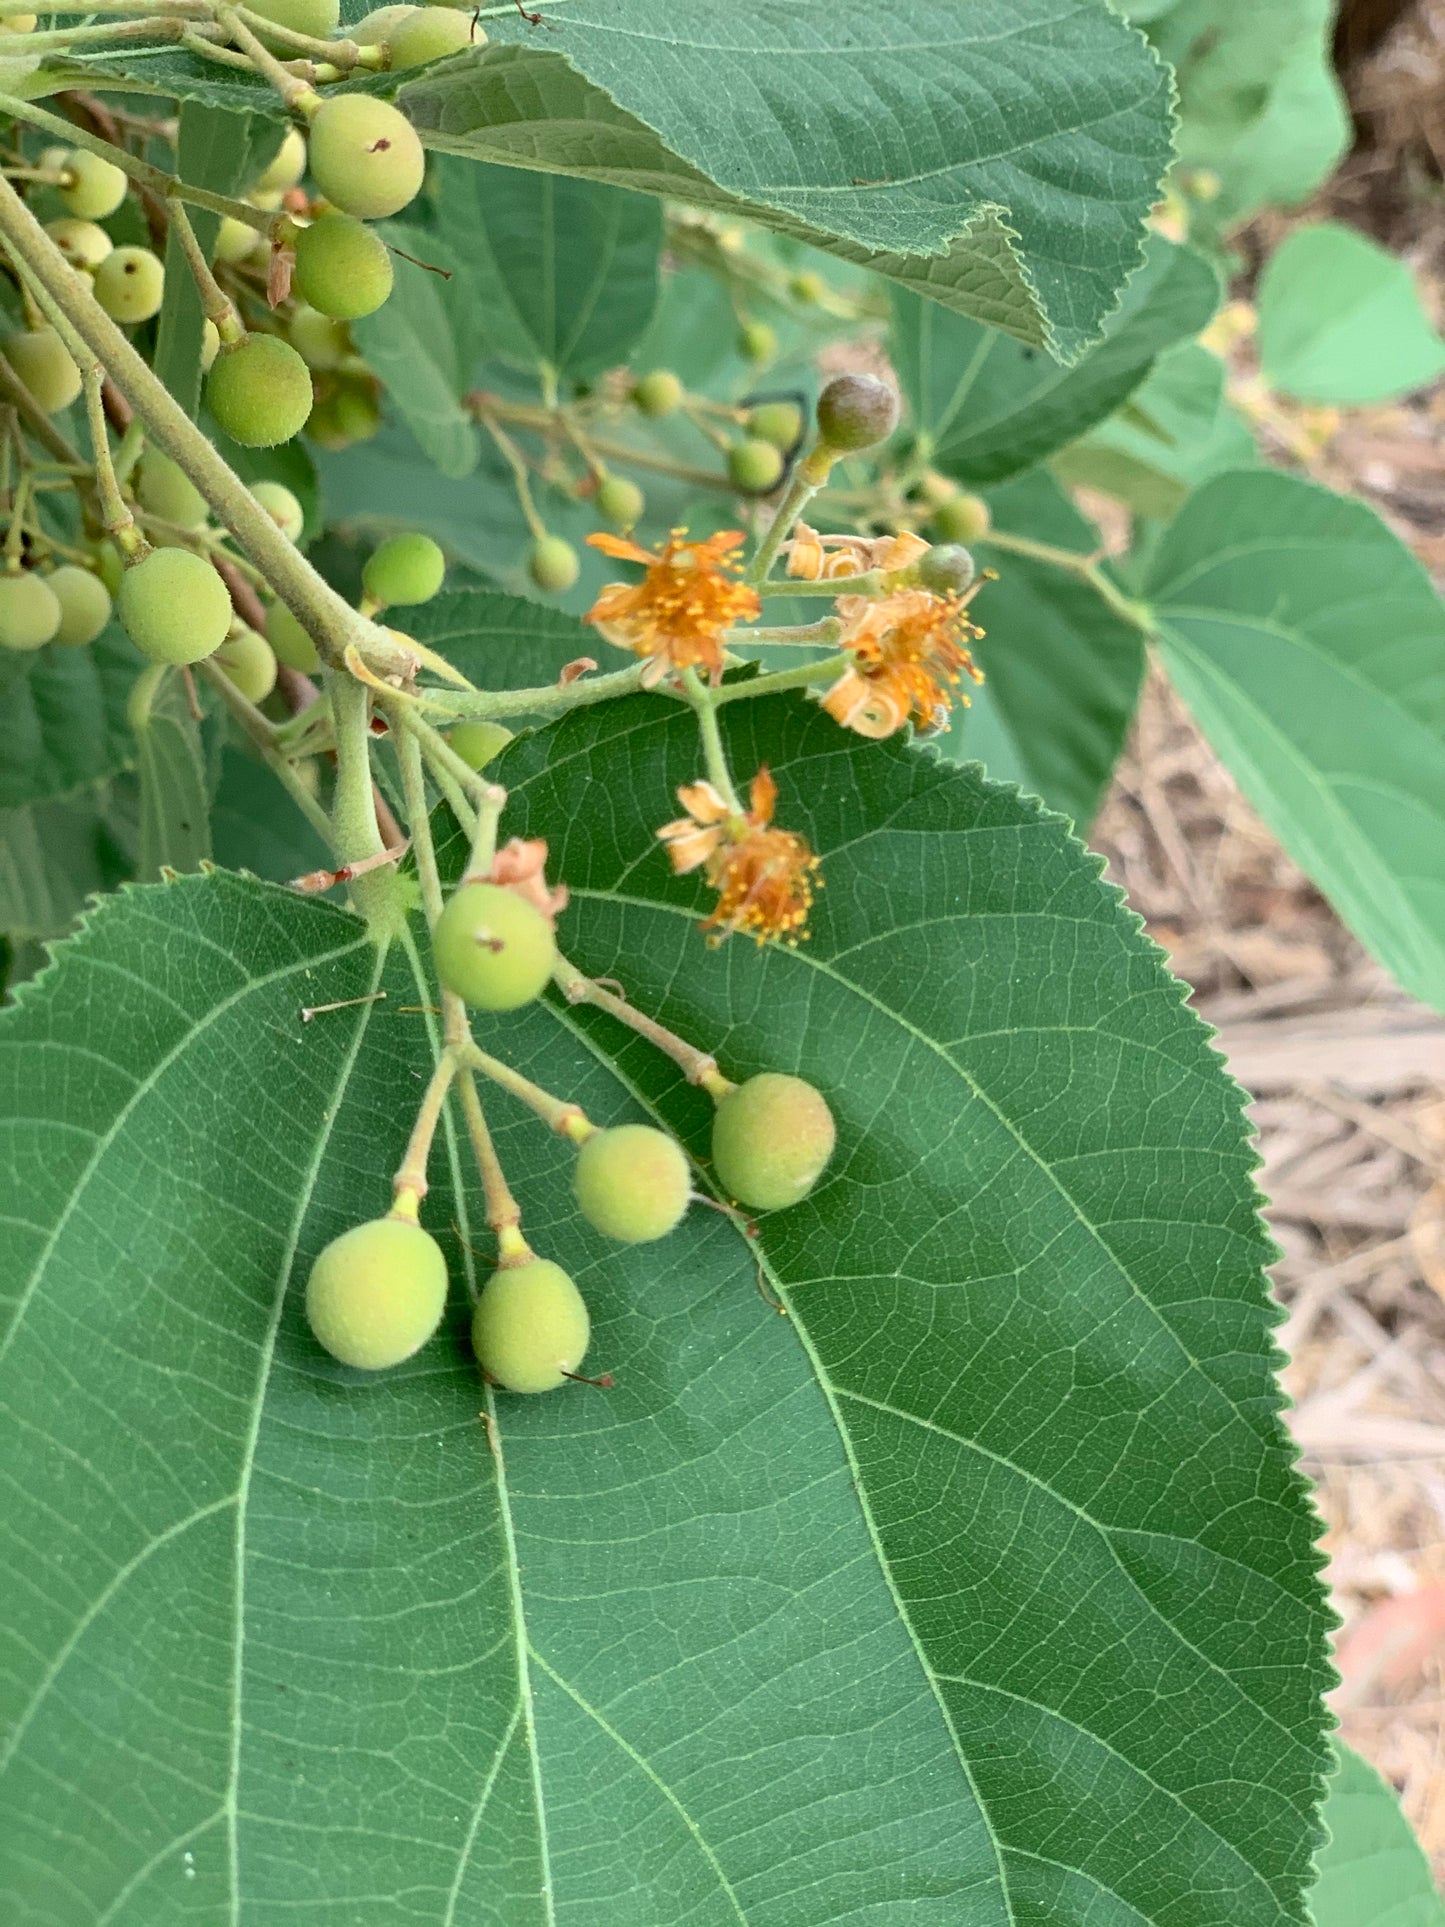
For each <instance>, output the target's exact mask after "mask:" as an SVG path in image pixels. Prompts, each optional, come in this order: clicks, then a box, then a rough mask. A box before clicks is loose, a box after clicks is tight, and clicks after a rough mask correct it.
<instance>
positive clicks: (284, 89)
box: [216, 7, 321, 117]
mask: <svg viewBox="0 0 1445 1927" xmlns="http://www.w3.org/2000/svg"><path fill="white" fill-rule="evenodd" d="M216 19H217V21H218V23H219V24H220V25H221V26H223V27H224V28H225V29H226V31H227V33H229V34H230V36H231V38H232V40H234V41H235V43H236V45H237V46H238V47H239V48H240V49H241V51H242V53H243V54H245V56H246V58H247V59H248V60H249V61H250V63H251V65H252V66H253V67H254V68H255V69H256V72H257V73H258V74H260V76H261V78H262V79H263V80H269V81H270V83H271V85H272V86H273V87H274V88H275V89H276V92H277V93H278V94H279V95H280V96H281V98H282V100H283V101H284V102H285V103H286V105H287V106H288V107H290V108H292V109H294V111H295V112H297V113H299V114H305V115H307V116H308V117H309V116H310V115H312V114H314V113H315V112H316V109H317V108H318V107H319V106H320V105H321V96H320V94H318V93H317V91H316V89H315V88H314V87H313V86H312V85H311V84H310V82H309V81H305V80H298V79H297V77H296V75H295V74H288V73H287V71H286V69H285V68H284V67H283V66H282V65H281V62H280V61H279V60H278V59H277V58H276V56H275V55H274V54H273V53H272V52H271V50H270V48H269V47H264V46H263V45H262V44H261V42H260V41H259V40H258V39H257V38H256V36H255V34H254V33H252V31H251V29H250V28H249V27H248V26H247V25H246V22H245V21H244V20H243V19H242V18H241V15H240V13H238V12H237V11H236V9H235V8H234V7H217V8H216ZM268 25H269V23H268Z"/></svg>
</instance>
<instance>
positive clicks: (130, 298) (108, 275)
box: [95, 248, 166, 325]
mask: <svg viewBox="0 0 1445 1927" xmlns="http://www.w3.org/2000/svg"><path fill="white" fill-rule="evenodd" d="M165 296H166V271H165V269H164V268H163V267H162V266H161V258H160V256H159V255H158V254H152V253H151V251H150V249H149V248H112V249H111V251H110V253H109V254H108V255H107V256H106V257H105V259H104V260H103V261H102V262H101V264H100V266H99V267H98V268H97V269H96V271H95V298H96V300H97V301H98V302H99V303H100V305H101V307H102V308H104V309H105V311H106V313H107V314H108V315H109V316H110V318H111V320H112V321H120V322H124V323H126V324H127V325H133V324H135V323H136V322H140V321H149V320H150V318H151V316H152V315H155V314H159V313H160V311H161V303H162V301H164V300H165Z"/></svg>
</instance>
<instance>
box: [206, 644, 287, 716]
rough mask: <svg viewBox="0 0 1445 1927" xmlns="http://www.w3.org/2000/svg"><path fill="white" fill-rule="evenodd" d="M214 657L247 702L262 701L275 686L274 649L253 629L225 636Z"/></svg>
mask: <svg viewBox="0 0 1445 1927" xmlns="http://www.w3.org/2000/svg"><path fill="white" fill-rule="evenodd" d="M213 660H214V661H215V662H216V663H217V664H218V666H219V667H220V668H222V669H224V670H225V672H226V674H227V676H229V678H230V679H231V682H232V683H233V684H234V685H235V687H236V688H237V689H239V690H240V692H241V694H242V695H243V696H244V697H245V698H246V701H247V702H248V703H263V702H265V700H266V698H267V697H268V696H269V695H270V694H271V691H272V690H273V689H274V688H275V687H276V653H275V651H274V650H273V649H272V647H271V645H270V643H269V642H267V640H266V638H265V637H264V636H258V635H257V633H256V631H255V630H254V629H244V628H242V629H237V630H236V631H234V633H233V634H231V635H229V636H227V638H226V640H225V641H224V642H223V643H222V644H221V646H220V648H219V649H218V650H217V651H216V653H215V656H214V658H213Z"/></svg>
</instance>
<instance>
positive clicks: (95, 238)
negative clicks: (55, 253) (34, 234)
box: [45, 215, 115, 274]
mask: <svg viewBox="0 0 1445 1927" xmlns="http://www.w3.org/2000/svg"><path fill="white" fill-rule="evenodd" d="M45 232H46V233H47V234H48V235H49V236H50V238H51V240H52V241H53V242H54V243H55V245H56V247H58V248H59V249H60V252H61V253H62V254H63V255H64V256H65V258H66V260H67V261H68V262H69V263H70V265H71V267H73V268H84V269H85V270H86V272H87V273H89V274H94V272H95V270H96V269H97V268H98V267H99V266H100V264H101V262H102V261H103V260H104V259H105V257H106V256H107V255H108V254H109V253H110V252H111V251H112V249H113V248H114V247H115V243H114V241H112V240H111V238H110V236H109V235H108V234H107V233H106V231H105V229H104V228H103V227H97V226H96V224H95V222H94V221H78V220H76V219H75V217H74V216H73V215H63V216H62V217H61V218H60V219H59V220H58V221H47V222H46V223H45Z"/></svg>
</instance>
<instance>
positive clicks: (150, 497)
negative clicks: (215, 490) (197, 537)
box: [135, 448, 210, 529]
mask: <svg viewBox="0 0 1445 1927" xmlns="http://www.w3.org/2000/svg"><path fill="white" fill-rule="evenodd" d="M135 492H136V499H137V500H138V501H139V503H140V505H141V507H142V508H143V509H148V510H149V511H150V513H151V514H152V515H158V516H159V517H160V518H161V520H162V521H163V522H174V523H175V524H176V526H177V527H178V528H182V529H198V528H199V527H200V526H201V524H202V523H203V522H204V521H205V519H206V517H207V516H208V515H209V514H210V510H209V508H208V507H207V506H206V498H205V496H204V495H202V493H201V491H200V490H199V489H198V488H197V487H196V485H195V483H194V482H193V481H192V480H191V478H190V476H189V475H187V474H186V472H185V470H184V469H183V468H181V467H180V466H179V465H178V464H177V463H175V462H173V461H172V460H171V458H170V456H169V455H167V454H166V452H165V450H164V449H162V448H148V449H147V450H146V452H145V454H144V455H142V456H141V458H140V467H139V469H138V470H137V472H136V485H135Z"/></svg>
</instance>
